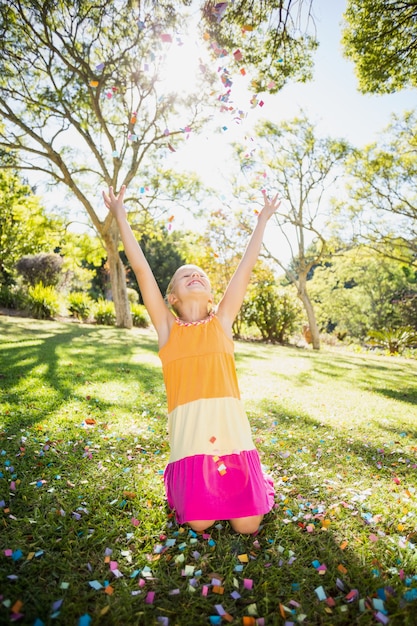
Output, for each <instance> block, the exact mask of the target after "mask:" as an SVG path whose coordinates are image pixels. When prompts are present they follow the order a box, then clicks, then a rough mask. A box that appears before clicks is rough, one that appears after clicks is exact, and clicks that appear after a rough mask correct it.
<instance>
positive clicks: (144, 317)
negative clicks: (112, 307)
mask: <svg viewBox="0 0 417 626" xmlns="http://www.w3.org/2000/svg"><path fill="white" fill-rule="evenodd" d="M130 310H131V313H132V322H133V326H136V327H137V328H148V326H149V325H150V323H151V320H150V318H149V315H148V312H147V310H146V308H145V307H144V305H143V304H132V305H131V307H130Z"/></svg>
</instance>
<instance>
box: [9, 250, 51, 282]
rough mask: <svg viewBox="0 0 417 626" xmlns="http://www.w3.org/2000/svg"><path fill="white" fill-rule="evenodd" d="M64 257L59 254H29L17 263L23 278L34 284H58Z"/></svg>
mask: <svg viewBox="0 0 417 626" xmlns="http://www.w3.org/2000/svg"><path fill="white" fill-rule="evenodd" d="M62 263H63V258H62V257H61V256H60V255H59V254H46V253H41V254H28V255H27V256H23V257H22V258H21V259H20V260H19V261H18V262H17V263H16V269H17V271H18V272H19V274H21V276H22V277H23V280H24V281H25V282H26V283H28V284H29V285H32V287H34V286H35V285H37V284H39V283H42V284H43V285H44V286H45V287H49V286H56V285H57V284H58V283H59V280H60V277H61V269H62Z"/></svg>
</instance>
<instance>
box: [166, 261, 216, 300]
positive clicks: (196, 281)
mask: <svg viewBox="0 0 417 626" xmlns="http://www.w3.org/2000/svg"><path fill="white" fill-rule="evenodd" d="M192 294H195V295H197V294H206V295H207V296H208V297H209V300H208V301H209V302H212V295H211V285H210V280H209V278H208V276H207V274H206V273H205V272H204V271H203V270H202V269H201V268H200V267H198V266H197V265H182V266H181V267H180V268H178V269H177V271H176V272H175V274H174V276H173V278H172V281H171V285H170V288H169V292H168V299H169V301H170V303H171V304H175V301H180V302H181V301H183V300H184V298H185V299H188V297H189V296H190V295H192Z"/></svg>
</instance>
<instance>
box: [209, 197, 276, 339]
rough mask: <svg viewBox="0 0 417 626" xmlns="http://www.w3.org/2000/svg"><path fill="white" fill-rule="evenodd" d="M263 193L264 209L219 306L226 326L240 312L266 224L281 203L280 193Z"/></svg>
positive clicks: (221, 317)
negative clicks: (269, 196) (272, 196)
mask: <svg viewBox="0 0 417 626" xmlns="http://www.w3.org/2000/svg"><path fill="white" fill-rule="evenodd" d="M262 194H263V197H264V206H263V209H262V210H261V212H260V213H259V215H258V221H257V224H256V226H255V228H254V230H253V232H252V235H251V237H250V239H249V242H248V245H247V246H246V250H245V252H244V254H243V256H242V258H241V260H240V263H239V265H238V267H237V269H236V271H235V273H234V274H233V276H232V278H231V280H230V283H229V284H228V286H227V288H226V291H225V292H224V295H223V298H222V299H221V301H220V303H219V306H218V308H217V317H218V318H219V319H220V321H221V322H222V324H223V326H224V327H229V326H230V328H231V327H232V324H233V322H234V320H235V317H236V315H237V314H238V313H239V310H240V307H241V306H242V302H243V299H244V297H245V293H246V289H247V287H248V284H249V280H250V276H251V273H252V270H253V268H254V266H255V263H256V261H257V259H258V256H259V252H260V250H261V246H262V241H263V236H264V232H265V227H266V224H267V222H268V220H269V218H270V217H271V216H272V215H273V214H274V213H275V211H276V210H277V209H278V207H279V205H280V203H281V202H280V200H278V194H276V196H275V197H274V198H272V200H270V199H269V198H268V197H267V195H266V192H265V191H263V192H262Z"/></svg>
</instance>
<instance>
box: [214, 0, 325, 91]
mask: <svg viewBox="0 0 417 626" xmlns="http://www.w3.org/2000/svg"><path fill="white" fill-rule="evenodd" d="M312 5H313V0H272V1H266V0H235V1H234V2H220V3H219V2H216V1H215V0H210V1H208V2H205V3H203V17H204V20H203V22H202V23H203V26H204V29H205V37H206V39H208V43H209V45H210V46H211V50H212V52H213V54H215V55H216V56H219V57H221V56H222V55H223V54H224V53H225V52H232V53H233V55H234V60H235V61H236V63H237V65H238V67H239V69H242V68H243V70H244V71H247V70H248V69H249V70H250V71H251V74H252V75H253V83H252V84H253V87H254V90H255V91H265V90H269V91H270V92H272V93H274V92H277V91H279V90H280V89H282V87H283V86H284V85H285V84H286V83H287V82H288V80H290V79H292V80H295V81H298V82H306V81H307V80H310V79H311V77H312V68H313V61H312V53H313V52H314V51H315V50H316V48H317V46H318V42H317V40H316V38H315V32H314V18H313V13H312Z"/></svg>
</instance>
